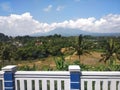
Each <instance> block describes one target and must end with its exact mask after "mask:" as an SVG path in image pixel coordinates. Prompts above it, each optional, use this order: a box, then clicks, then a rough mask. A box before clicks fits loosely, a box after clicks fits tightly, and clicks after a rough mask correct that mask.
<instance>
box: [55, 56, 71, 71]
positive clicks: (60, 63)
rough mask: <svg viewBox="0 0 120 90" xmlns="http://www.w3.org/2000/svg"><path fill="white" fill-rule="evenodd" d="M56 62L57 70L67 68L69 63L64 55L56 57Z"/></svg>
mask: <svg viewBox="0 0 120 90" xmlns="http://www.w3.org/2000/svg"><path fill="white" fill-rule="evenodd" d="M54 61H55V64H56V69H57V70H67V69H68V66H69V63H67V62H66V61H65V58H64V57H63V56H61V57H58V58H54Z"/></svg>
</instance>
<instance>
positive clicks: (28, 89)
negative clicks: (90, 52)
mask: <svg viewBox="0 0 120 90" xmlns="http://www.w3.org/2000/svg"><path fill="white" fill-rule="evenodd" d="M0 90H120V72H100V71H98V72H93V71H80V67H79V66H77V65H71V66H69V71H16V66H6V67H4V68H2V71H0Z"/></svg>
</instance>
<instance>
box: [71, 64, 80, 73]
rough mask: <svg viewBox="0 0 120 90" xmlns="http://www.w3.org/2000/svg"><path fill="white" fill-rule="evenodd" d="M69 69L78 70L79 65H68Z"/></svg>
mask: <svg viewBox="0 0 120 90" xmlns="http://www.w3.org/2000/svg"><path fill="white" fill-rule="evenodd" d="M69 71H70V72H80V67H79V65H70V66H69Z"/></svg>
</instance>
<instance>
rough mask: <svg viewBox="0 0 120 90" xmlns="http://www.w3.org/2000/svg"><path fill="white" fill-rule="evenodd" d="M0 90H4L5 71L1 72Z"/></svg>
mask: <svg viewBox="0 0 120 90" xmlns="http://www.w3.org/2000/svg"><path fill="white" fill-rule="evenodd" d="M0 90H3V71H0Z"/></svg>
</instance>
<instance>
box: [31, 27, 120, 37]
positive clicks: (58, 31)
mask: <svg viewBox="0 0 120 90" xmlns="http://www.w3.org/2000/svg"><path fill="white" fill-rule="evenodd" d="M54 34H60V35H62V36H79V35H80V34H83V35H91V36H120V33H96V32H87V31H83V30H79V29H65V28H59V29H55V30H52V31H49V32H45V33H34V34H32V35H31V36H49V35H54Z"/></svg>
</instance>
